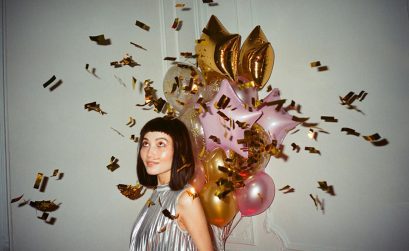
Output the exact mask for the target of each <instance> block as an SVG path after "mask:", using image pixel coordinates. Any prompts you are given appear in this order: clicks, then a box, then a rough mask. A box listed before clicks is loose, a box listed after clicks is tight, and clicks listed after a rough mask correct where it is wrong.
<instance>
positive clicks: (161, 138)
mask: <svg viewBox="0 0 409 251" xmlns="http://www.w3.org/2000/svg"><path fill="white" fill-rule="evenodd" d="M158 140H165V141H169V140H168V139H167V138H163V137H160V138H156V139H155V141H158Z"/></svg>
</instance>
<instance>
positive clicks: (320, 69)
mask: <svg viewBox="0 0 409 251" xmlns="http://www.w3.org/2000/svg"><path fill="white" fill-rule="evenodd" d="M317 70H318V71H328V66H326V65H324V66H320V67H318V68H317Z"/></svg>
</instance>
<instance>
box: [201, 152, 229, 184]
mask: <svg viewBox="0 0 409 251" xmlns="http://www.w3.org/2000/svg"><path fill="white" fill-rule="evenodd" d="M225 160H226V153H225V151H224V150H223V149H222V148H216V149H214V150H213V151H211V152H210V153H209V154H208V155H207V156H206V158H205V159H204V161H203V166H204V170H205V173H206V177H207V180H208V181H209V182H216V181H217V180H218V179H220V178H225V177H227V174H226V173H224V172H222V171H220V170H219V166H223V167H227V166H226V165H227V164H226V163H225Z"/></svg>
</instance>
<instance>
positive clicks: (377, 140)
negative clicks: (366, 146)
mask: <svg viewBox="0 0 409 251" xmlns="http://www.w3.org/2000/svg"><path fill="white" fill-rule="evenodd" d="M362 137H363V138H364V139H365V140H366V141H369V142H371V143H372V144H373V145H375V146H385V145H387V144H389V142H388V140H387V139H381V136H380V135H379V134H378V133H375V134H372V135H368V136H362Z"/></svg>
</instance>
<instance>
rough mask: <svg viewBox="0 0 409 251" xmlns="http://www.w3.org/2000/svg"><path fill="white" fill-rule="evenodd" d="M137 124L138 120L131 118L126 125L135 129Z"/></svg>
mask: <svg viewBox="0 0 409 251" xmlns="http://www.w3.org/2000/svg"><path fill="white" fill-rule="evenodd" d="M135 124H136V120H135V119H134V118H132V117H129V120H128V123H126V125H127V126H129V127H133V126H135Z"/></svg>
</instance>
